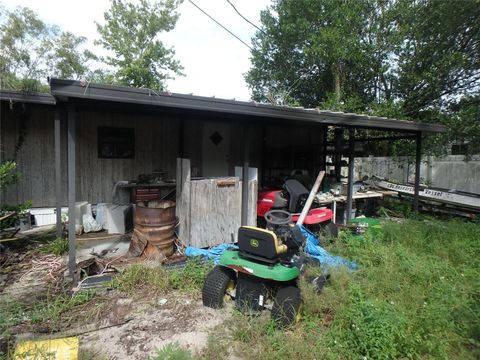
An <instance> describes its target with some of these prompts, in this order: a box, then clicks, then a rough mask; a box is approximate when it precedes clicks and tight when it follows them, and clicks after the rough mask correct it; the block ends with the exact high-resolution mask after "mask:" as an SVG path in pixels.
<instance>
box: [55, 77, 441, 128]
mask: <svg viewBox="0 0 480 360" xmlns="http://www.w3.org/2000/svg"><path fill="white" fill-rule="evenodd" d="M50 88H51V93H52V95H53V96H56V97H58V98H59V99H62V98H78V99H92V100H101V101H112V102H123V103H131V104H140V105H153V106H162V107H169V108H178V109H189V110H199V111H210V112H224V113H230V114H238V115H247V116H257V117H264V118H278V119H285V120H295V121H304V122H310V123H319V124H325V125H332V126H335V125H337V126H348V127H357V128H370V129H378V130H386V131H395V130H397V131H403V132H431V133H442V132H445V131H446V127H445V126H444V125H441V124H427V123H417V122H413V121H407V120H398V119H388V118H384V117H378V116H370V115H359V114H352V113H342V112H333V111H329V110H319V109H314V111H312V110H313V109H305V108H295V107H288V106H276V105H271V104H262V103H257V102H255V101H251V102H247V101H237V100H227V99H219V98H215V97H205V96H197V95H190V94H188V95H187V94H177V93H171V92H164V91H156V90H151V89H145V88H133V87H126V86H118V85H105V84H96V83H90V82H80V81H75V80H64V79H56V78H54V79H51V80H50Z"/></svg>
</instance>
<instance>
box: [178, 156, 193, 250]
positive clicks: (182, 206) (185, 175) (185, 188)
mask: <svg viewBox="0 0 480 360" xmlns="http://www.w3.org/2000/svg"><path fill="white" fill-rule="evenodd" d="M190 176H191V167H190V160H189V159H182V158H177V178H176V184H177V192H176V193H177V203H176V209H175V210H176V213H177V217H178V223H179V228H178V238H179V240H180V242H181V243H182V244H183V245H185V246H188V245H191V239H190V224H191V222H190V207H191V192H190V186H191V183H190Z"/></svg>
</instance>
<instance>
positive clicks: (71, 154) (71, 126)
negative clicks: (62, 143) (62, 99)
mask: <svg viewBox="0 0 480 360" xmlns="http://www.w3.org/2000/svg"><path fill="white" fill-rule="evenodd" d="M75 123H76V113H75V107H74V105H73V104H71V105H70V106H69V108H68V271H69V275H70V277H71V278H72V279H73V282H74V284H75V282H76V279H75V268H76V249H75V243H76V238H75V222H76V221H75V220H76V216H75V215H76V214H75V198H76V191H75V186H76V185H75Z"/></svg>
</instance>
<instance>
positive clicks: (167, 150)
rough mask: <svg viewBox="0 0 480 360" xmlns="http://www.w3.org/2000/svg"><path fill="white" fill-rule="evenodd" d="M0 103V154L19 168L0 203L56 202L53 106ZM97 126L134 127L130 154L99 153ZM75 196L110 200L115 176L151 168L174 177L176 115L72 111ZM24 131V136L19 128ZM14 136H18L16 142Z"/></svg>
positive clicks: (130, 176) (120, 177) (128, 176)
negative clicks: (111, 156)
mask: <svg viewBox="0 0 480 360" xmlns="http://www.w3.org/2000/svg"><path fill="white" fill-rule="evenodd" d="M7 105H8V104H6V103H3V104H2V108H1V113H0V116H1V117H0V122H1V124H0V125H1V126H0V129H1V134H0V141H1V144H0V145H1V147H0V149H1V159H2V160H6V159H14V156H15V148H16V147H17V145H18V144H19V143H21V146H20V147H19V150H18V152H17V154H16V157H15V160H16V161H17V163H18V170H19V171H20V173H21V174H22V178H21V180H20V181H19V182H18V184H16V185H13V186H11V187H9V188H8V189H7V191H4V193H3V194H2V198H1V199H0V200H1V202H2V203H21V202H25V201H28V200H31V201H32V205H33V206H34V207H43V206H55V170H54V166H55V157H54V133H53V116H54V111H53V107H48V106H40V105H30V104H26V105H25V106H22V105H21V104H14V108H13V111H12V110H10V109H9V107H8V106H7ZM99 126H112V127H130V128H134V129H135V159H99V158H98V149H97V128H98V127H99ZM76 130H77V131H76V133H77V144H76V152H77V163H76V170H77V200H78V201H89V202H91V203H94V204H95V203H99V202H111V201H112V198H113V187H114V185H115V183H116V182H117V181H119V180H133V179H136V178H137V177H138V175H139V174H147V173H151V172H152V171H153V170H156V169H163V170H166V171H168V177H169V178H172V179H174V178H175V169H176V158H177V157H178V154H179V137H180V136H179V135H180V134H179V131H180V128H179V120H177V119H174V118H172V117H165V116H163V115H148V114H134V113H120V112H112V111H108V110H105V111H93V110H82V109H80V110H79V112H78V116H77V129H76ZM22 133H23V134H24V135H23V136H22V135H21V134H22ZM19 138H20V139H22V138H23V141H20V142H19ZM66 159H67V146H66V122H65V121H62V180H63V184H62V187H63V191H62V193H63V198H62V205H64V206H65V205H66V204H67V161H66Z"/></svg>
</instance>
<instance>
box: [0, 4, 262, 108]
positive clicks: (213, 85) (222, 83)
mask: <svg viewBox="0 0 480 360" xmlns="http://www.w3.org/2000/svg"><path fill="white" fill-rule="evenodd" d="M230 1H231V2H232V3H233V4H234V5H235V6H236V8H237V9H238V10H239V11H240V12H241V13H242V14H243V15H244V16H245V17H247V18H248V19H249V20H250V21H252V22H253V23H255V24H259V22H260V20H259V19H260V11H261V10H263V9H265V8H266V7H267V6H268V5H269V4H270V2H271V0H230ZM193 2H195V3H196V4H197V5H198V6H200V7H201V8H202V9H203V10H205V11H206V12H207V13H209V14H210V15H211V16H213V17H214V18H215V19H216V20H218V21H219V22H220V23H222V24H223V25H225V26H226V27H227V28H228V29H230V30H231V31H232V32H233V33H235V34H236V35H238V36H239V37H240V38H241V39H242V40H243V41H245V42H246V43H247V44H250V43H251V42H250V39H251V37H252V36H253V34H254V33H255V28H254V27H253V26H252V25H250V24H248V23H247V22H246V21H245V20H243V19H242V18H241V17H240V16H238V15H237V14H236V13H235V11H234V9H233V8H232V7H231V6H230V5H229V4H228V3H227V1H226V0H193ZM0 3H2V4H3V5H4V6H5V7H7V8H8V9H13V8H14V7H15V6H26V7H29V8H30V9H32V10H33V11H35V12H36V13H37V14H38V16H39V17H40V18H41V19H42V20H43V21H44V22H46V23H49V24H56V25H58V26H60V27H61V28H62V29H63V30H68V31H71V32H73V33H74V34H76V35H82V36H85V37H87V38H88V39H89V41H90V42H91V46H92V47H93V40H94V39H95V38H97V32H96V27H95V24H94V21H98V22H101V23H102V22H103V13H104V11H106V10H107V9H108V8H109V0H83V1H78V0H75V1H72V0H41V1H39V0H0ZM178 11H179V13H180V18H179V20H178V22H177V25H176V27H175V29H174V30H172V31H171V32H170V33H167V34H164V35H162V37H161V39H162V40H163V41H164V43H165V44H167V45H170V46H174V48H175V51H176V58H177V59H178V60H180V62H181V64H182V65H183V67H184V68H185V69H184V73H185V75H186V76H184V77H178V78H176V79H175V80H170V81H169V82H168V89H169V90H170V91H172V92H178V93H194V94H195V95H204V96H213V95H215V96H216V97H219V98H227V99H231V98H236V99H237V100H248V99H249V98H250V94H249V91H248V89H247V86H246V84H245V81H244V77H243V74H244V73H245V72H246V71H247V70H248V69H249V67H250V60H249V57H250V50H249V49H248V48H247V47H246V46H245V45H243V44H242V43H241V42H240V41H238V40H236V39H235V38H234V37H232V36H231V35H230V34H228V33H227V32H226V31H225V30H223V29H222V28H220V27H219V26H218V25H217V24H215V23H214V22H213V21H212V20H210V19H209V18H208V17H206V16H205V15H204V14H202V13H201V12H200V11H199V10H198V9H197V8H195V7H194V6H193V5H192V4H191V3H190V2H188V1H187V0H184V2H183V3H182V4H181V5H180V7H179V9H178ZM97 53H98V51H97Z"/></svg>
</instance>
